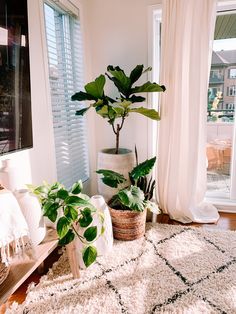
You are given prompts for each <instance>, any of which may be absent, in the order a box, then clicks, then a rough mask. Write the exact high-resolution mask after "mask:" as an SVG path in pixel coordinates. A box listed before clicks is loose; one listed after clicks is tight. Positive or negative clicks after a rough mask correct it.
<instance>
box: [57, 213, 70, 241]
mask: <svg viewBox="0 0 236 314" xmlns="http://www.w3.org/2000/svg"><path fill="white" fill-rule="evenodd" d="M70 226H71V222H70V220H68V218H66V217H61V218H59V220H58V222H57V233H58V236H59V238H60V239H62V238H64V237H65V235H66V234H67V232H68V231H69V229H70Z"/></svg>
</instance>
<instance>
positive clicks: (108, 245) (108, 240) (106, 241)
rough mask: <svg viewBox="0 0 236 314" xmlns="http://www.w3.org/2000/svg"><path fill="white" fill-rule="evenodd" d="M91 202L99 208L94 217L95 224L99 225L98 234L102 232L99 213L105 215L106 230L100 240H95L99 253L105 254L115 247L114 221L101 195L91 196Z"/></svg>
mask: <svg viewBox="0 0 236 314" xmlns="http://www.w3.org/2000/svg"><path fill="white" fill-rule="evenodd" d="M91 203H92V204H93V206H94V207H96V209H97V214H96V215H95V218H94V225H97V226H98V234H100V233H101V229H102V223H101V221H100V219H99V213H101V214H103V216H104V223H103V225H104V228H105V231H104V233H103V235H101V236H100V237H99V238H98V240H97V241H96V242H95V246H96V248H97V250H98V255H105V254H106V253H108V252H109V251H111V250H112V247H113V231H112V222H111V215H110V212H109V208H108V206H107V204H106V202H105V200H104V198H103V196H101V195H94V196H92V197H91Z"/></svg>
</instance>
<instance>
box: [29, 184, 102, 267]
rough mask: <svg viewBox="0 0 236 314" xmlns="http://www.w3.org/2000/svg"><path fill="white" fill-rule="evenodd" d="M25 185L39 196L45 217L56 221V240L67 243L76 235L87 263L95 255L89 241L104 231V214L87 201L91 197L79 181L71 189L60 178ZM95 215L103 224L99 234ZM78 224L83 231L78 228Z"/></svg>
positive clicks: (95, 252) (90, 261)
mask: <svg viewBox="0 0 236 314" xmlns="http://www.w3.org/2000/svg"><path fill="white" fill-rule="evenodd" d="M28 188H29V189H30V191H31V192H32V193H34V194H35V195H36V196H37V198H38V199H39V201H40V203H41V205H42V210H43V216H45V217H48V219H50V220H51V221H52V222H56V221H57V222H56V230H57V234H58V237H59V244H60V245H66V244H68V243H70V242H72V241H73V240H74V238H75V237H78V238H79V240H80V241H81V242H82V243H83V244H84V245H85V246H84V249H83V251H82V257H83V261H84V264H85V266H86V267H88V266H90V265H91V264H92V263H93V262H94V261H95V260H96V258H97V249H96V247H95V246H94V245H92V244H93V243H94V242H95V241H96V240H97V238H98V237H99V236H100V235H102V234H103V233H104V226H103V221H104V217H103V215H102V214H101V213H97V212H96V208H95V207H94V206H93V205H92V204H91V203H90V198H89V197H88V196H87V195H85V194H82V188H83V185H82V182H81V181H78V182H76V183H75V184H74V185H73V186H72V188H71V189H70V190H67V189H66V188H65V187H64V185H62V184H61V183H59V182H56V183H54V184H52V185H50V184H48V183H46V182H44V184H43V185H41V186H37V187H34V186H32V185H28ZM94 215H99V218H100V223H101V224H102V227H101V232H100V234H98V227H97V226H96V225H95V224H94ZM79 227H80V229H81V230H82V234H81V232H79V231H78V228H79ZM81 230H80V231H81ZM99 230H100V228H99Z"/></svg>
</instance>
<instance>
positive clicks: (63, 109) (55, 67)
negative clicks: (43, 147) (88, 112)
mask: <svg viewBox="0 0 236 314" xmlns="http://www.w3.org/2000/svg"><path fill="white" fill-rule="evenodd" d="M44 14H45V25H46V39H47V50H48V65H49V81H50V89H51V103H52V114H53V128H54V138H55V151H56V166H57V176H58V181H60V182H62V183H63V184H64V185H65V186H66V187H68V188H69V187H70V186H71V185H72V184H73V183H74V182H76V181H78V180H79V179H81V180H82V181H85V180H87V179H88V153H87V144H86V125H85V119H84V118H83V117H78V116H75V111H76V107H77V104H76V102H72V101H71V100H70V98H71V95H72V94H74V93H75V92H76V91H78V90H80V89H82V88H83V74H82V73H83V62H82V44H81V31H80V22H79V20H78V19H77V18H75V17H72V16H70V15H69V14H68V13H65V12H63V11H62V10H61V9H59V8H56V7H54V6H53V7H51V6H49V5H48V4H44Z"/></svg>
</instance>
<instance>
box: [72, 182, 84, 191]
mask: <svg viewBox="0 0 236 314" xmlns="http://www.w3.org/2000/svg"><path fill="white" fill-rule="evenodd" d="M82 189H83V183H82V181H81V180H79V181H77V182H75V183H74V184H73V185H72V188H71V193H72V194H79V193H80V192H81V191H82Z"/></svg>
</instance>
